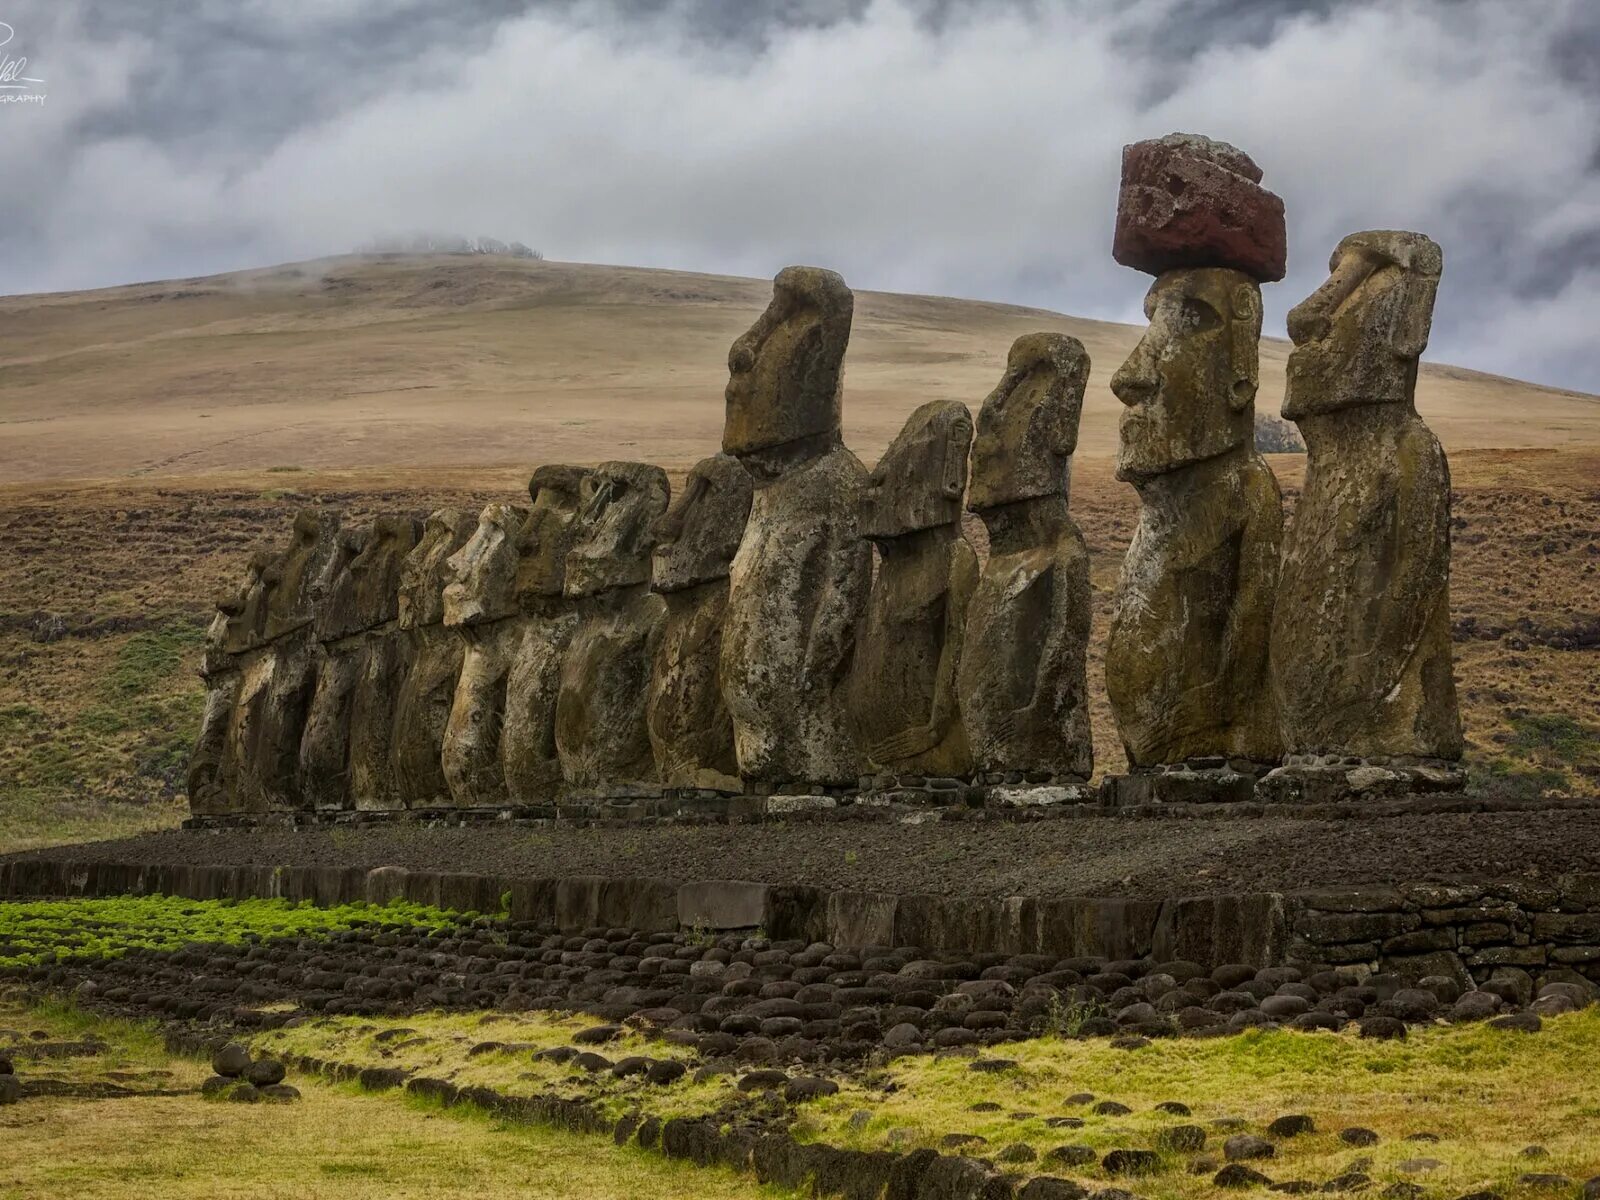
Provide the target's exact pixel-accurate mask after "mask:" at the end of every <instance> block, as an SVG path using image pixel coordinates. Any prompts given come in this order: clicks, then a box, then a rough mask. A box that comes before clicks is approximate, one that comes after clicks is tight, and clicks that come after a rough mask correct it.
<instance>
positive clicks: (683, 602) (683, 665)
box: [647, 454, 754, 791]
mask: <svg viewBox="0 0 1600 1200" xmlns="http://www.w3.org/2000/svg"><path fill="white" fill-rule="evenodd" d="M753 490H754V483H753V482H752V480H751V478H750V473H749V472H748V471H746V470H745V469H744V467H743V466H742V465H740V463H739V460H738V459H736V458H734V457H733V456H732V455H731V454H717V455H713V456H712V457H711V458H706V459H702V460H701V461H700V462H698V463H696V464H695V466H694V468H693V469H692V470H691V471H690V472H689V477H688V479H687V480H686V481H685V483H684V488H683V492H682V493H681V494H680V495H679V496H677V497H676V498H675V499H674V500H673V502H672V504H671V506H670V507H669V508H668V509H667V513H666V516H664V517H663V518H662V519H661V521H660V522H659V524H658V526H657V528H656V548H655V553H654V555H653V556H652V559H651V579H650V584H651V588H652V589H653V590H654V591H655V592H656V593H657V594H658V595H660V596H661V598H662V601H663V603H664V604H665V608H666V612H665V616H664V617H663V619H662V624H661V635H660V638H659V639H658V641H657V643H656V648H655V660H654V663H653V664H652V667H651V673H650V695H649V699H648V702H647V716H648V722H649V727H650V744H651V747H652V748H653V749H654V752H655V759H656V773H657V776H658V777H659V779H660V781H661V783H662V784H663V785H665V786H667V787H681V788H688V787H696V788H715V789H719V790H723V791H737V790H738V787H739V779H738V775H739V763H738V759H737V757H736V755H735V754H734V748H733V718H731V717H730V716H729V715H728V708H727V705H726V704H724V703H723V700H722V687H721V685H720V683H719V681H718V670H719V665H720V662H721V657H722V624H723V621H724V619H725V618H726V616H727V609H728V571H729V569H730V567H731V565H732V562H733V556H734V554H735V553H737V552H738V549H739V541H740V539H741V538H743V536H744V527H745V522H746V521H747V520H748V519H749V516H750V503H751V497H752V494H753Z"/></svg>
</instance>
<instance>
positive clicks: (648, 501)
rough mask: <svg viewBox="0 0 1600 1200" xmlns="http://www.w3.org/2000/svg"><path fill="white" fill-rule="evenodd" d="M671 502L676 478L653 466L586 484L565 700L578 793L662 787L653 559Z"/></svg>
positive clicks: (570, 771) (562, 716) (563, 720)
mask: <svg viewBox="0 0 1600 1200" xmlns="http://www.w3.org/2000/svg"><path fill="white" fill-rule="evenodd" d="M667 500H668V489H667V475H666V472H665V471H663V470H662V469H661V468H660V467H655V466H651V465H649V464H648V463H625V462H609V463H602V464H601V465H600V466H599V467H598V468H596V469H595V471H594V472H593V473H592V474H591V475H589V476H588V477H587V478H586V479H585V480H584V485H583V502H582V506H581V508H580V510H579V512H578V516H577V518H576V521H575V524H576V526H577V527H578V529H579V530H580V531H581V532H580V534H579V536H578V539H577V540H576V541H575V543H574V544H573V547H572V549H571V550H570V551H569V552H568V554H567V573H566V596H567V598H568V599H569V600H573V601H577V602H578V604H579V625H578V628H577V631H576V632H575V633H574V634H573V635H572V643H571V644H570V645H569V646H568V647H567V653H566V655H565V657H564V659H563V661H562V664H561V685H560V691H559V694H558V697H557V700H556V724H555V738H556V750H557V753H558V754H559V756H560V760H561V776H562V779H563V781H564V782H565V785H566V790H567V791H568V792H573V791H576V792H579V793H590V794H600V795H605V794H607V793H614V792H615V791H616V790H617V789H618V788H627V787H644V786H649V785H650V784H652V783H653V782H654V781H655V755H654V752H653V751H652V749H651V746H650V729H649V724H648V722H647V720H646V704H647V701H648V698H649V688H650V669H651V663H652V659H653V650H654V642H655V639H656V638H657V637H658V636H659V631H660V627H661V621H662V618H663V616H664V612H665V605H664V604H663V602H662V600H661V597H660V596H656V595H653V594H651V592H650V559H651V551H652V550H653V549H654V546H655V526H656V522H657V521H659V520H660V519H661V517H662V516H663V515H664V514H665V513H666V511H667Z"/></svg>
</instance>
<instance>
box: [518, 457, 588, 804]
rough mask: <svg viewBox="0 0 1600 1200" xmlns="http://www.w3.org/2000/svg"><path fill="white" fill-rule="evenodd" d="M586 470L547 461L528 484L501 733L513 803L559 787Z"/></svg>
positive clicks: (553, 794)
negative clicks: (570, 592) (575, 550)
mask: <svg viewBox="0 0 1600 1200" xmlns="http://www.w3.org/2000/svg"><path fill="white" fill-rule="evenodd" d="M588 474H589V472H588V471H586V470H585V469H583V468H581V467H569V466H559V465H553V466H544V467H540V468H539V469H538V470H536V471H535V472H534V473H533V478H532V479H531V480H530V481H529V483H528V494H529V496H530V497H531V498H532V500H533V510H532V515H531V517H530V519H529V520H528V522H527V523H526V524H525V525H524V526H523V533H522V546H521V548H520V551H519V553H518V556H517V582H516V588H515V590H516V597H517V605H518V610H519V613H520V616H519V617H518V618H517V621H516V626H517V629H518V632H517V633H516V635H515V638H516V645H515V648H514V651H513V655H512V661H511V672H510V674H509V675H508V676H507V679H506V712H505V724H504V728H503V729H502V730H501V734H500V765H501V770H502V771H503V773H504V775H505V781H506V794H507V798H508V799H509V800H510V802H511V803H512V804H513V805H532V804H547V803H550V802H551V801H553V800H555V799H556V798H557V797H558V796H559V795H560V792H561V759H560V756H559V755H558V754H557V752H556V700H557V697H558V696H559V695H560V691H561V663H562V659H563V658H564V657H565V655H566V652H567V646H568V644H569V643H570V642H571V640H572V634H573V632H574V631H575V630H576V629H577V627H578V613H577V610H576V607H575V605H574V603H573V602H572V601H569V600H567V599H566V598H565V597H564V596H563V594H562V591H563V587H564V584H565V581H566V562H567V555H568V554H569V553H570V552H571V549H572V545H573V541H574V539H575V538H576V537H577V536H578V534H579V532H580V526H579V523H578V520H577V517H578V509H579V506H580V504H581V501H582V494H583V481H584V480H585V479H586V478H587V477H588Z"/></svg>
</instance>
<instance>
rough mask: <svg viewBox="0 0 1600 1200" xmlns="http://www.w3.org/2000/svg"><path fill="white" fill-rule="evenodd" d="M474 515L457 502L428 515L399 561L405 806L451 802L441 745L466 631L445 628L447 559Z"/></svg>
mask: <svg viewBox="0 0 1600 1200" xmlns="http://www.w3.org/2000/svg"><path fill="white" fill-rule="evenodd" d="M474 528H475V522H474V521H473V519H472V517H471V516H470V515H469V514H467V513H464V512H461V511H460V510H459V509H454V508H442V509H439V510H438V511H437V512H435V513H433V514H432V515H431V516H429V517H428V519H427V521H426V522H425V524H424V526H423V532H422V540H421V541H419V542H418V543H417V545H416V547H415V548H414V549H413V550H412V551H411V553H410V554H408V555H406V557H405V560H404V561H403V562H402V564H401V568H400V596H399V606H398V612H399V625H400V629H401V639H400V642H401V649H400V651H399V653H400V656H401V669H402V670H403V671H404V678H403V680H402V682H401V683H400V686H399V689H398V692H397V695H396V698H395V716H394V734H393V740H392V744H391V746H390V766H391V775H392V778H393V781H394V789H395V797H396V799H397V800H398V801H399V803H401V804H402V805H404V806H405V807H406V808H432V807H436V806H438V805H441V804H447V803H449V795H450V787H449V784H448V783H447V782H446V781H445V777H444V767H443V764H442V753H443V749H444V737H445V727H446V726H447V725H448V724H449V721H450V708H451V705H452V704H453V703H454V702H455V692H456V683H457V682H458V680H459V677H460V674H461V650H462V645H461V639H460V638H459V637H457V636H456V634H455V632H454V631H452V630H449V629H446V628H444V626H443V621H444V589H445V586H446V584H447V583H448V582H449V573H448V572H449V567H448V562H449V560H450V558H451V557H452V556H454V554H455V553H456V552H457V551H458V550H460V549H461V547H462V546H464V545H465V544H466V542H467V539H468V538H469V537H471V536H472V532H473V529H474Z"/></svg>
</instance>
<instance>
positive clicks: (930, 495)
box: [851, 401, 978, 786]
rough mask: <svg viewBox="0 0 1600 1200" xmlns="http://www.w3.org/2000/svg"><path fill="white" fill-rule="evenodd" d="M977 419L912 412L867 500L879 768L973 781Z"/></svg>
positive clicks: (862, 706) (870, 703) (954, 407)
mask: <svg viewBox="0 0 1600 1200" xmlns="http://www.w3.org/2000/svg"><path fill="white" fill-rule="evenodd" d="M971 449H972V414H971V413H970V412H968V411H967V407H966V405H964V404H959V403H956V402H955V401H935V402H933V403H931V404H925V405H923V406H922V407H921V408H919V409H917V411H916V412H914V413H912V415H911V417H910V419H909V420H907V422H906V425H905V428H904V429H902V430H901V432H900V435H899V436H898V437H896V438H895V440H894V442H893V443H892V444H891V445H890V446H889V448H888V450H887V451H885V452H884V455H883V458H882V459H881V460H880V461H879V463H878V465H877V467H876V469H874V470H873V472H872V475H871V477H870V481H869V483H868V486H867V488H866V490H865V492H864V494H863V499H862V513H861V532H862V534H863V535H864V536H865V537H867V538H869V539H871V540H872V542H874V543H875V544H876V545H877V547H878V554H879V562H878V571H877V576H876V578H875V579H874V581H873V584H872V589H871V592H870V595H869V598H868V601H867V615H866V620H865V622H864V623H863V627H862V636H861V646H860V649H859V650H858V652H857V654H856V658H855V676H854V679H853V680H852V686H851V717H852V722H853V725H854V728H855V733H856V737H857V739H858V743H859V745H860V749H861V753H862V756H863V757H864V759H865V760H866V763H867V766H868V768H869V769H870V770H872V771H874V772H878V773H879V774H880V775H882V776H883V778H882V779H881V780H880V781H878V782H879V784H880V785H881V786H894V785H896V784H897V783H898V782H899V780H900V779H901V778H902V777H904V776H921V777H928V776H935V777H944V778H951V777H955V778H965V777H966V776H967V775H969V774H970V773H971V771H972V754H971V750H970V748H969V746H968V743H967V735H966V731H965V729H964V728H963V727H962V724H961V717H960V705H959V704H958V702H957V699H956V672H957V669H958V665H959V664H960V662H961V657H962V641H963V639H964V637H965V634H966V619H967V605H968V602H969V601H970V600H971V599H972V593H973V590H974V588H975V587H976V586H977V582H978V555H977V552H976V551H974V550H973V548H972V545H971V544H970V543H969V542H968V541H967V539H966V538H965V537H964V536H963V535H962V532H961V513H962V499H963V498H964V497H965V495H966V486H967V457H968V455H969V453H970V452H971Z"/></svg>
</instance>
